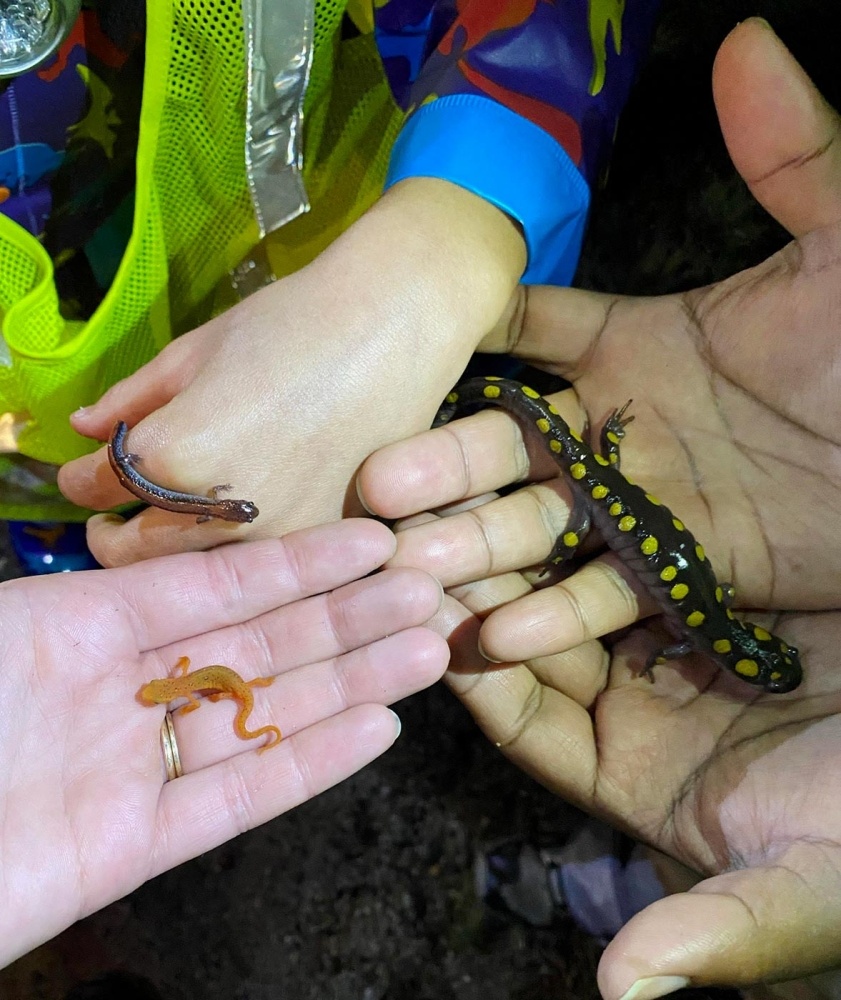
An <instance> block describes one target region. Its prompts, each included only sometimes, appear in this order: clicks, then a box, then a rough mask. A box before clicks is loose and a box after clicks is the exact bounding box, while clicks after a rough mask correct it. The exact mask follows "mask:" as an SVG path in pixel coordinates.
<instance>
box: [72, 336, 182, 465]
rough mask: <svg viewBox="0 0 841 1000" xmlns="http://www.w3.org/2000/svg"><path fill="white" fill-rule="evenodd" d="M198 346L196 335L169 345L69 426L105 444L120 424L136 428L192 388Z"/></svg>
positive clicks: (83, 409) (77, 412)
mask: <svg viewBox="0 0 841 1000" xmlns="http://www.w3.org/2000/svg"><path fill="white" fill-rule="evenodd" d="M197 346H198V338H197V335H196V333H195V332H191V333H187V334H184V336H183V337H178V338H177V339H176V340H173V341H172V343H170V344H167V346H166V347H165V348H164V349H163V350H162V351H161V352H160V354H158V355H156V356H155V357H154V358H153V359H152V360H151V361H149V362H147V363H146V364H145V365H143V367H142V368H139V369H138V370H137V371H136V372H134V373H133V374H132V375H129V377H128V378H124V379H122V381H120V382H117V383H115V384H114V385H113V386H111V388H110V389H108V391H107V392H105V393H104V394H103V395H102V396H101V397H100V398H99V399H98V400H97V401H96V402H95V403H92V404H91V405H90V406H84V407H82V408H81V409H79V410H77V411H76V412H75V413H73V414H72V415H71V417H70V422H71V424H72V425H73V427H74V429H75V430H77V431H78V432H79V433H80V434H83V435H84V436H85V437H91V438H94V439H95V440H97V441H105V440H106V439H107V438H108V435H109V434H110V433H111V428H112V427H113V426H114V424H115V423H116V422H117V421H118V420H125V422H126V423H127V424H128V425H129V427H134V425H135V424H137V423H139V422H140V421H141V420H142V419H143V418H144V417H147V416H148V415H149V414H150V413H152V412H153V411H154V410H157V409H159V408H160V407H162V406H164V405H165V404H166V403H168V402H169V401H170V400H171V399H173V398H174V397H175V396H177V395H178V393H179V392H181V390H182V389H183V388H184V387H185V386H186V385H188V384H189V382H190V381H191V379H192V377H193V368H194V365H193V363H192V359H193V356H194V354H195V351H196V348H197ZM70 464H71V465H73V464H75V463H70Z"/></svg>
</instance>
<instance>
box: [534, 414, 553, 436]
mask: <svg viewBox="0 0 841 1000" xmlns="http://www.w3.org/2000/svg"><path fill="white" fill-rule="evenodd" d="M551 426H552V425H551V424H550V423H549V421H548V420H547V419H546V417H541V418H540V420H538V421H537V429H538V430H539V431H540V432H541V433H543V434H548V433H549V428H550V427H551Z"/></svg>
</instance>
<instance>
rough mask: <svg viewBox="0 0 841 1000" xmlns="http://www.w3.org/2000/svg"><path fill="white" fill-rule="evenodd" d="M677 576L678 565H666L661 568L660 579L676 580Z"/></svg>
mask: <svg viewBox="0 0 841 1000" xmlns="http://www.w3.org/2000/svg"><path fill="white" fill-rule="evenodd" d="M676 576H677V566H664V567H663V569H661V570H660V579H661V580H665V581H666V583H668V582H669V581H670V580H674V578H675V577H676Z"/></svg>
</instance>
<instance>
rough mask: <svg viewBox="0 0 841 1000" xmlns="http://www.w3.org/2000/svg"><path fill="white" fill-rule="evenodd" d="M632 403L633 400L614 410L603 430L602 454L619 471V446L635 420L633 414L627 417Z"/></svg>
mask: <svg viewBox="0 0 841 1000" xmlns="http://www.w3.org/2000/svg"><path fill="white" fill-rule="evenodd" d="M632 402H633V400H631V399H629V400H628V402H627V403H626V404H625V405H624V406H623V407H622V408H621V409H619V410H614V411H613V413H611V415H610V416H609V417H608V418H607V420H606V421H605V425H604V427H603V428H602V436H601V453H602V455H603V456H604V457H605V458H606V459H607V460H608V461H609V462H610V464H611V465H613V466H615V467H616V468H617V469H618V468H619V444H620V442H621V441H622V438H624V437H625V428H626V427H627V426H628V424H629V423H631V421H632V420H633V419H634V417H633V414H631V416H629V417H626V416H625V414H626V413H627V411H628V407H629V406H630V405H631V403H632Z"/></svg>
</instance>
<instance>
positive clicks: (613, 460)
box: [608, 451, 619, 465]
mask: <svg viewBox="0 0 841 1000" xmlns="http://www.w3.org/2000/svg"><path fill="white" fill-rule="evenodd" d="M608 458H609V459H610V464H611V465H616V463H617V462H618V461H619V456H618V455H617V454H616V452H615V451H612V452H611V453H610V455H608Z"/></svg>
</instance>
